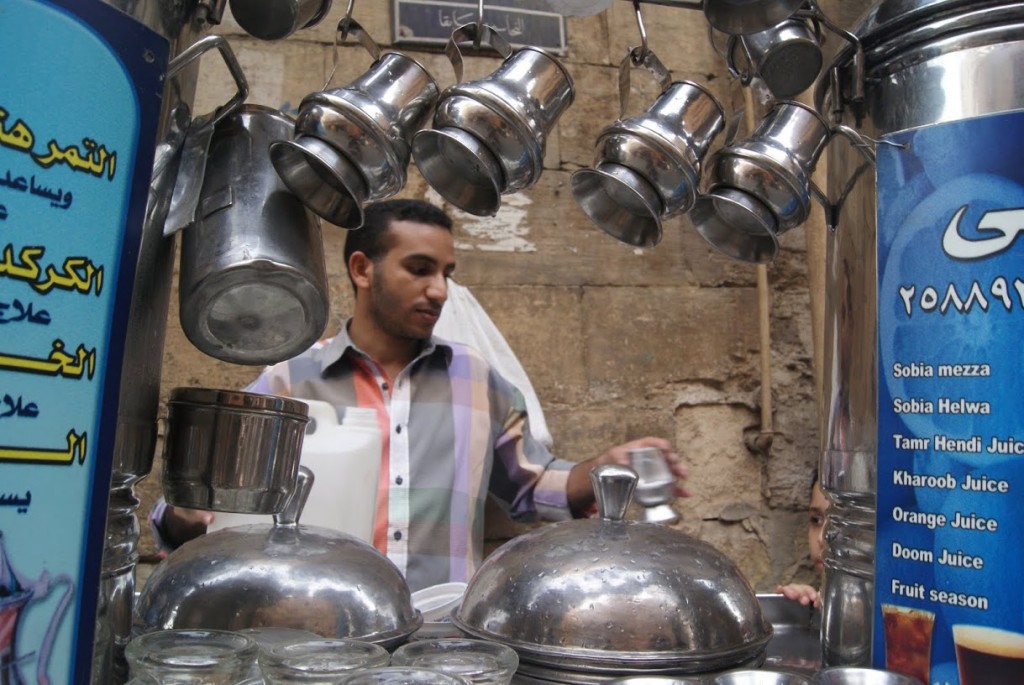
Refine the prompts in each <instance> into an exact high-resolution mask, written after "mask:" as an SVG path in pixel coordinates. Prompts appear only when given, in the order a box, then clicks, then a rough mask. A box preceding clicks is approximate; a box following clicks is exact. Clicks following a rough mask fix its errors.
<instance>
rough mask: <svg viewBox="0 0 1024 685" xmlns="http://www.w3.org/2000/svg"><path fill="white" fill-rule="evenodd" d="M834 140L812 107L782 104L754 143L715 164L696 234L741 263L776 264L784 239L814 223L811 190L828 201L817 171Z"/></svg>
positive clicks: (729, 151)
mask: <svg viewBox="0 0 1024 685" xmlns="http://www.w3.org/2000/svg"><path fill="white" fill-rule="evenodd" d="M830 135H831V130H830V128H829V126H828V124H827V123H826V122H825V120H824V119H823V118H822V117H821V116H820V115H819V114H818V113H817V112H815V111H814V110H813V109H812V108H810V107H808V106H806V105H803V104H801V103H799V102H780V103H777V104H776V105H775V106H774V107H773V108H772V109H771V110H770V111H769V113H768V114H767V115H766V116H765V117H764V119H762V120H761V123H759V124H758V125H757V128H756V129H755V130H754V132H753V134H752V135H751V136H750V137H749V138H747V139H745V140H742V141H739V142H738V143H736V144H734V145H729V146H727V147H724V148H722V149H721V150H718V151H717V152H716V153H715V154H714V155H712V157H711V159H710V160H709V161H708V179H707V181H706V182H707V184H708V186H709V188H708V191H707V192H706V193H705V194H704V195H703V196H702V197H701V198H700V199H698V200H697V203H696V205H695V206H694V208H693V211H692V212H691V213H690V217H691V219H692V220H693V225H694V227H695V228H696V229H697V232H698V233H700V234H701V235H702V236H703V237H704V239H705V240H707V241H708V242H709V243H710V244H711V245H712V246H713V247H715V248H716V249H718V250H719V251H721V252H722V253H724V254H726V255H728V256H730V257H733V258H734V259H739V260H743V261H748V262H755V263H764V262H770V261H772V260H773V259H775V255H776V254H777V253H778V250H779V241H778V236H779V235H780V234H782V233H784V232H785V231H788V230H789V229H791V228H794V227H796V226H799V225H800V224H802V223H803V222H804V221H806V220H807V217H808V214H809V212H810V204H811V193H812V191H813V192H814V193H815V194H814V197H815V198H817V199H819V200H821V201H823V202H827V201H825V200H824V199H823V197H824V196H823V194H822V193H821V191H819V190H817V188H816V186H814V183H813V182H812V181H811V173H812V172H813V171H814V167H815V165H816V164H817V161H818V158H819V157H820V156H821V153H822V152H823V151H824V149H825V144H826V143H827V142H828V139H829V136H830Z"/></svg>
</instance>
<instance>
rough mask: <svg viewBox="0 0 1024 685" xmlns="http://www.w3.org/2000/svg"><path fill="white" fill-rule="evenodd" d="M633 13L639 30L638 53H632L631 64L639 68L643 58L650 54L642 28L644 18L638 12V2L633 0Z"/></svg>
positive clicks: (645, 32) (638, 0) (644, 30)
mask: <svg viewBox="0 0 1024 685" xmlns="http://www.w3.org/2000/svg"><path fill="white" fill-rule="evenodd" d="M633 13H634V14H635V15H636V25H637V28H639V29H640V52H639V53H637V51H636V50H633V51H632V53H631V54H632V55H633V57H632V59H633V64H635V65H636V66H640V65H641V64H643V63H644V58H645V57H647V53H648V52H650V48H648V47H647V29H645V28H644V17H643V14H642V13H641V12H640V0H633Z"/></svg>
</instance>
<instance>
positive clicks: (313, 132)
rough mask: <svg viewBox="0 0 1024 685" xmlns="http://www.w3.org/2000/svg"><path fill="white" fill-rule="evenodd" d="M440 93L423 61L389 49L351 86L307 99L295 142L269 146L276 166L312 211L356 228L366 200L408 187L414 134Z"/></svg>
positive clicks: (360, 220)
mask: <svg viewBox="0 0 1024 685" xmlns="http://www.w3.org/2000/svg"><path fill="white" fill-rule="evenodd" d="M437 97H438V87H437V83H436V82H435V81H434V78H433V77H432V76H431V75H430V73H429V72H428V71H427V70H426V69H425V68H424V67H423V66H422V65H421V64H420V63H419V62H417V61H416V60H414V59H412V58H410V57H407V56H405V55H402V54H400V53H397V52H387V53H384V54H383V55H381V56H380V58H379V59H377V61H375V62H374V63H373V65H371V67H370V69H369V70H368V71H367V72H366V73H364V74H363V75H362V76H360V77H359V78H357V79H356V80H354V81H353V82H352V83H350V84H348V85H347V86H344V87H343V88H334V89H330V90H327V91H323V92H318V93H312V94H310V95H308V96H306V97H305V98H304V99H303V101H302V103H301V104H300V106H299V114H298V117H297V119H296V122H295V133H296V140H295V142H294V143H291V144H288V143H275V144H274V145H273V146H272V147H271V158H272V159H273V161H274V166H275V167H276V168H277V170H278V173H279V174H280V175H281V178H282V179H283V180H284V182H285V183H286V184H287V185H288V187H289V188H291V189H292V192H294V193H295V194H296V195H298V196H299V197H300V198H302V200H303V201H304V202H305V203H306V205H307V206H308V207H309V208H310V209H312V210H313V211H314V212H316V213H317V214H319V215H320V216H322V217H323V218H325V219H327V220H328V221H330V222H331V223H333V224H335V225H338V226H341V227H342V228H358V227H359V226H361V225H362V222H363V215H362V205H363V204H364V203H366V202H372V201H376V200H382V199H385V198H387V197H391V196H392V195H394V194H396V193H397V192H398V191H400V190H401V189H402V188H403V187H404V186H405V182H406V178H407V169H408V166H409V158H410V155H411V154H412V153H411V147H410V146H411V144H412V136H413V134H415V133H416V132H417V131H418V130H419V129H420V128H422V127H423V125H424V124H426V122H427V121H428V119H429V117H430V114H431V112H432V111H433V109H434V105H435V103H436V102H437Z"/></svg>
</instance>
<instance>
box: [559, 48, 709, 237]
mask: <svg viewBox="0 0 1024 685" xmlns="http://www.w3.org/2000/svg"><path fill="white" fill-rule="evenodd" d="M639 50H640V49H638V48H634V49H632V50H630V51H629V53H627V55H626V57H625V59H623V60H622V62H621V63H620V65H619V87H620V91H619V100H620V111H622V112H624V111H625V109H626V103H627V101H628V93H629V76H628V74H629V66H630V63H633V62H639V63H644V64H646V65H647V66H648V69H649V70H650V71H651V72H652V73H653V74H654V75H655V76H656V77H658V80H659V82H660V83H661V84H662V92H661V94H660V95H659V96H658V98H657V99H656V100H655V102H654V104H652V105H651V106H650V107H649V108H648V109H647V111H646V112H644V113H642V114H639V115H637V116H633V117H629V118H627V119H620V120H619V121H616V122H614V123H612V124H610V125H609V126H607V127H605V129H604V130H603V131H602V132H601V134H600V135H599V136H598V139H597V160H596V162H595V164H594V166H593V167H592V168H589V169H580V170H579V171H576V172H575V173H573V175H572V195H573V198H574V199H575V200H576V204H578V205H579V206H580V208H581V209H583V211H584V212H585V213H586V214H587V216H588V217H590V219H591V220H592V221H593V222H594V223H595V224H597V225H598V226H599V227H601V229H602V230H603V231H604V232H605V233H608V234H609V235H611V236H612V237H613V238H616V239H617V240H620V241H622V242H624V243H626V244H627V245H635V246H638V247H652V246H654V245H657V244H658V243H659V242H661V234H662V229H661V221H662V219H663V218H665V217H669V216H673V215H676V214H680V213H683V212H687V211H689V210H690V209H691V208H692V207H693V204H694V202H695V201H696V199H697V190H698V186H699V184H700V173H701V164H702V162H703V159H704V155H705V154H706V153H707V151H708V148H709V147H710V145H711V142H712V141H713V140H714V138H715V136H716V135H718V133H719V132H720V131H721V130H722V128H723V126H724V123H725V113H724V110H723V109H722V106H721V104H719V102H718V100H717V99H715V96H714V95H712V94H711V93H710V92H709V91H708V90H707V89H705V88H703V87H702V86H700V85H698V84H696V83H693V82H691V81H677V82H675V83H672V82H671V75H670V74H669V72H668V70H666V69H665V68H664V66H662V64H661V62H660V61H659V60H658V59H657V58H656V57H655V56H654V53H653V52H651V51H649V50H648V51H647V53H646V54H639Z"/></svg>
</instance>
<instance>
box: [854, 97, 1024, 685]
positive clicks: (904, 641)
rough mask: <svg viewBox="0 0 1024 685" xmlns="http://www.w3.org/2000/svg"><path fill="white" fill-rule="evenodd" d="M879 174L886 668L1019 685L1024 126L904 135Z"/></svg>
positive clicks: (970, 124)
mask: <svg viewBox="0 0 1024 685" xmlns="http://www.w3.org/2000/svg"><path fill="white" fill-rule="evenodd" d="M877 161H878V169H877V179H878V241H877V243H878V351H879V364H878V373H879V378H878V509H877V550H876V552H877V561H876V564H877V567H876V571H877V576H876V590H875V620H874V645H873V654H874V662H875V665H876V666H878V667H888V668H889V669H890V670H895V671H899V672H902V673H906V674H908V675H912V676H915V677H917V678H919V679H920V680H921V681H922V682H924V683H928V684H929V685H958V684H959V685H982V684H983V685H1010V684H1013V685H1019V684H1020V683H1024V591H1022V590H1021V584H1022V583H1024V576H1022V573H1024V509H1022V508H1021V506H1022V505H1021V502H1022V496H1024V240H1018V237H1019V235H1020V233H1021V232H1024V113H1022V112H1010V113H1004V114H998V115H993V116H987V117H980V118H975V119H967V120H963V121H958V122H953V123H946V124H939V125H935V126H929V127H925V128H920V129H916V130H911V131H904V132H900V133H897V134H893V135H891V136H887V137H886V139H885V140H884V141H883V142H882V144H880V145H879V146H878V157H877ZM848 228H849V229H850V230H856V227H848ZM844 230H845V228H844Z"/></svg>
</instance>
